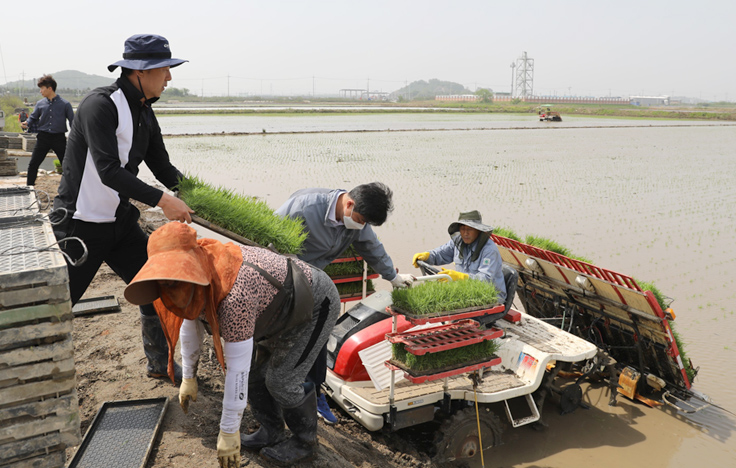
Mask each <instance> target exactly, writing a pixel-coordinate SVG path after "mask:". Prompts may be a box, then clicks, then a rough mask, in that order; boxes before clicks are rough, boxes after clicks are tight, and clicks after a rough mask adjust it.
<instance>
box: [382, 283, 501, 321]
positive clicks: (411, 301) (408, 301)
mask: <svg viewBox="0 0 736 468" xmlns="http://www.w3.org/2000/svg"><path fill="white" fill-rule="evenodd" d="M391 299H392V300H393V305H394V306H395V307H396V308H398V309H400V310H402V311H405V312H411V313H413V314H418V315H430V314H437V313H440V312H449V311H453V310H458V309H467V308H470V307H479V306H486V305H488V306H490V305H496V304H497V303H498V291H497V290H496V288H495V286H493V284H492V283H486V282H485V281H481V280H475V279H467V280H464V281H448V282H439V281H428V282H425V283H423V284H420V285H418V286H414V287H411V288H407V289H394V290H393V292H392V293H391Z"/></svg>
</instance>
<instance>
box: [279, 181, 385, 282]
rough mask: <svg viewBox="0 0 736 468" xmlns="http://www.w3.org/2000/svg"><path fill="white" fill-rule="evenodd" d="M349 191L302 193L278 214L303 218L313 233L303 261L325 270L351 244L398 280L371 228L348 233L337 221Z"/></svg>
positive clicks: (295, 195) (371, 261) (308, 191)
mask: <svg viewBox="0 0 736 468" xmlns="http://www.w3.org/2000/svg"><path fill="white" fill-rule="evenodd" d="M342 193H345V190H339V189H338V190H330V189H321V188H311V189H302V190H299V191H297V192H294V194H292V195H291V197H290V198H289V199H288V200H287V201H286V203H284V204H283V205H281V207H280V208H279V209H278V210H276V214H277V215H279V216H285V217H286V216H288V217H289V218H295V219H296V218H300V219H301V220H302V224H303V225H304V228H305V229H306V231H307V232H308V233H309V235H308V236H307V240H305V241H304V245H303V249H304V252H303V253H302V254H301V255H299V256H298V257H299V259H300V260H304V261H305V262H307V263H310V264H311V265H313V266H315V267H317V268H320V269H322V268H324V267H325V266H327V265H329V264H330V263H332V261H333V260H334V259H336V258H337V257H339V256H340V254H342V253H343V252H344V251H345V249H347V248H348V247H349V246H350V245H351V244H352V246H353V247H355V250H356V251H357V252H358V253H359V254H360V255H361V256H362V257H363V258H364V259H365V261H366V262H368V265H370V266H371V267H372V268H373V269H374V270H376V272H377V273H380V274H381V276H382V277H383V279H385V280H388V281H391V280H392V279H394V278H396V269H395V268H394V264H393V262H392V261H391V257H389V256H388V254H387V253H386V249H385V248H384V247H383V244H381V242H380V241H379V240H378V237H376V234H375V233H374V232H373V229H372V228H371V226H370V225H369V224H366V225H365V227H364V228H363V229H360V230H358V229H348V228H346V227H345V225H344V224H343V223H342V222H340V221H336V220H335V208H334V207H335V205H336V204H337V198H338V197H339V196H340V194H342Z"/></svg>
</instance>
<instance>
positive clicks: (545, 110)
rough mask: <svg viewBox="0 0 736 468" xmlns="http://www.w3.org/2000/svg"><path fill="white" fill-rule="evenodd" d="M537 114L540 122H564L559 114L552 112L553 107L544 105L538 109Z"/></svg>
mask: <svg viewBox="0 0 736 468" xmlns="http://www.w3.org/2000/svg"><path fill="white" fill-rule="evenodd" d="M537 114H539V121H540V122H562V117H560V113H559V112H555V111H553V110H552V105H550V104H542V105H541V106H539V107H538V108H537Z"/></svg>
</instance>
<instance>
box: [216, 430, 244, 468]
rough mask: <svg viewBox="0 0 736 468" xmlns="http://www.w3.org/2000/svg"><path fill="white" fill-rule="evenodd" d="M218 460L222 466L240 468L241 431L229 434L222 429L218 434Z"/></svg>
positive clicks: (222, 467)
mask: <svg viewBox="0 0 736 468" xmlns="http://www.w3.org/2000/svg"><path fill="white" fill-rule="evenodd" d="M217 461H219V462H220V468H240V431H235V433H233V434H227V433H225V432H222V430H220V434H219V435H218V436H217Z"/></svg>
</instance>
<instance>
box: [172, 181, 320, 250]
mask: <svg viewBox="0 0 736 468" xmlns="http://www.w3.org/2000/svg"><path fill="white" fill-rule="evenodd" d="M177 188H178V190H179V197H180V198H181V199H182V200H184V202H185V203H186V204H187V205H189V207H190V208H191V209H193V210H194V211H195V214H196V215H197V216H199V217H201V218H203V219H206V220H207V221H209V222H211V223H213V224H216V225H218V226H220V227H222V228H224V229H227V230H229V231H231V232H234V233H235V234H238V235H240V236H243V237H245V238H247V239H250V240H252V241H253V242H255V243H257V244H260V245H262V246H264V247H265V246H268V245H269V244H273V245H274V247H275V248H276V249H277V250H278V251H279V252H281V253H283V254H295V255H298V254H299V253H301V250H302V244H303V243H304V241H305V240H306V238H307V233H306V232H305V231H304V227H303V226H302V223H301V222H300V221H299V220H296V219H291V218H288V217H281V216H278V215H277V214H275V213H274V211H273V210H272V209H271V208H270V207H269V206H268V205H267V204H266V202H264V201H261V200H258V199H257V198H255V197H248V196H244V195H239V194H236V193H235V192H233V191H231V190H228V189H225V188H222V187H213V186H211V185H209V184H206V183H204V182H203V181H201V180H200V179H199V178H197V177H189V176H187V177H186V178H185V179H184V180H182V181H181V182H180V183H179V186H178V187H177Z"/></svg>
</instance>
